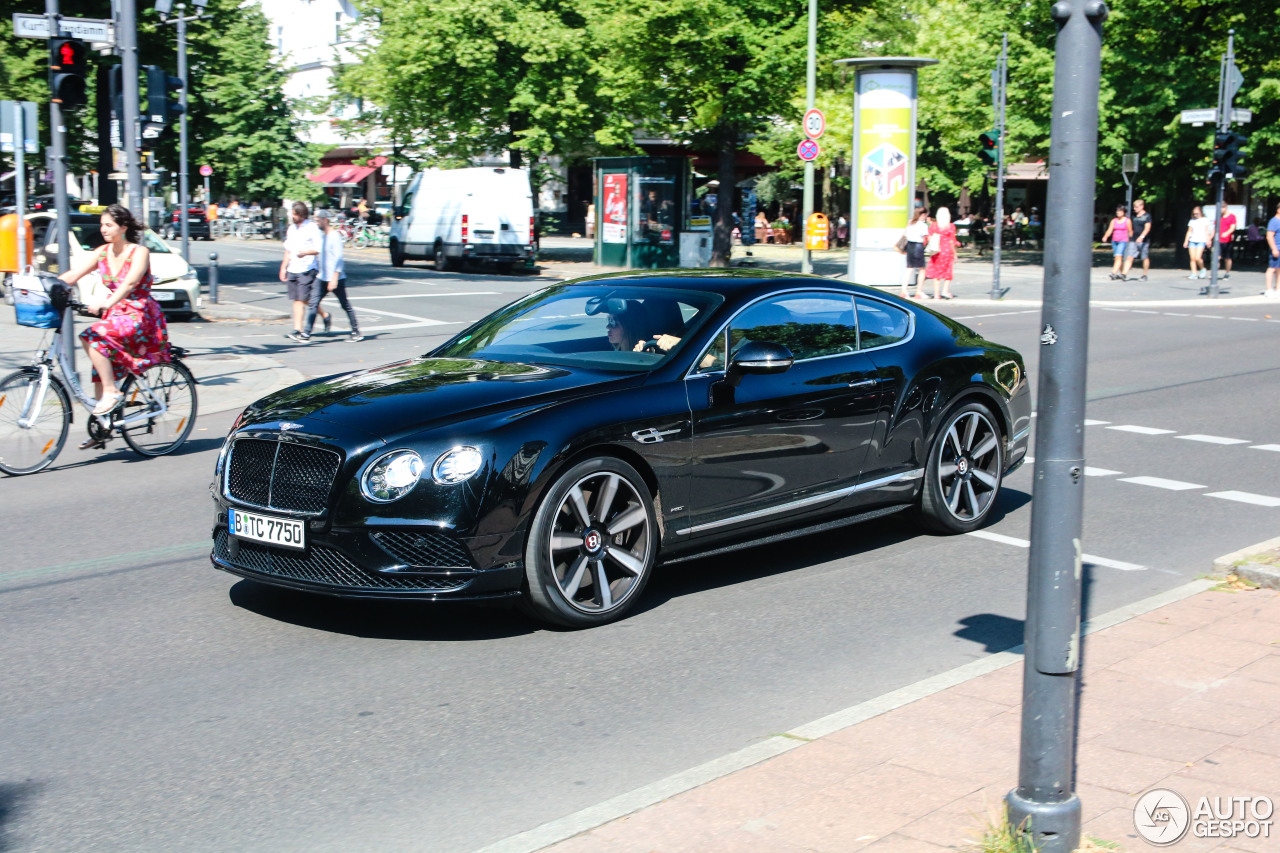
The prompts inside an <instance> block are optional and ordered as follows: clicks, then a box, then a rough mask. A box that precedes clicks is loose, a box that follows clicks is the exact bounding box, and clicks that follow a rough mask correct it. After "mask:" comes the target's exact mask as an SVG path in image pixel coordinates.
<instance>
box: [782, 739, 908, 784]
mask: <svg viewBox="0 0 1280 853" xmlns="http://www.w3.org/2000/svg"><path fill="white" fill-rule="evenodd" d="M883 746H884V749H882V750H876V751H874V754H873V751H872V750H868V749H864V748H859V747H858V746H855V745H851V744H848V743H841V742H840V741H837V740H835V739H834V738H831V737H827V738H821V739H819V740H816V741H814V742H813V743H807V744H805V745H804V746H802V747H799V748H797V749H793V750H791V751H790V752H784V753H783V754H782V755H779V756H776V757H774V758H771V759H769V760H768V761H767V762H765V764H764V765H762V766H764V767H767V768H768V769H769V770H770V771H772V772H774V773H777V774H779V775H780V776H785V777H787V778H789V779H791V780H793V784H794V785H796V786H798V787H801V788H809V789H813V790H817V789H820V788H823V787H825V786H827V785H831V784H833V783H835V782H839V781H841V780H843V779H847V778H848V777H850V776H852V775H853V774H855V773H859V772H861V771H863V770H866V769H867V768H868V767H874V766H875V765H877V764H882V763H884V761H885V760H886V759H887V758H888V757H890V756H891V755H893V754H895V753H897V752H898V751H899V750H900V749H901V745H899V744H893V743H889V742H885V743H884V744H883Z"/></svg>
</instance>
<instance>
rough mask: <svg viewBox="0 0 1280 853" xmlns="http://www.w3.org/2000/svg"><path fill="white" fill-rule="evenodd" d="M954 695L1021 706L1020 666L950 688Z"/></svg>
mask: <svg viewBox="0 0 1280 853" xmlns="http://www.w3.org/2000/svg"><path fill="white" fill-rule="evenodd" d="M951 690H954V691H955V692H956V693H962V694H964V695H965V696H976V697H978V698H979V699H985V700H986V701H988V702H998V703H1000V704H1002V705H1008V706H1010V707H1015V706H1018V705H1021V704H1022V664H1021V663H1016V664H1012V665H1010V666H1006V667H1005V668H1004V669H998V670H996V671H995V672H989V673H987V674H986V675H984V676H982V677H981V678H975V679H973V680H972V681H966V682H965V683H964V684H957V685H956V686H955V687H952V688H951Z"/></svg>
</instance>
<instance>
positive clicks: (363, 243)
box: [351, 231, 369, 249]
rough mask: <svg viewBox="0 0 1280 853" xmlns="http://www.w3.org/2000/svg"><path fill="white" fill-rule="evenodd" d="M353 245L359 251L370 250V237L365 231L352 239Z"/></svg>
mask: <svg viewBox="0 0 1280 853" xmlns="http://www.w3.org/2000/svg"><path fill="white" fill-rule="evenodd" d="M351 245H353V246H355V247H356V248H357V249H367V248H369V235H368V234H366V233H365V232H364V231H360V232H358V233H357V234H356V236H354V237H352V238H351Z"/></svg>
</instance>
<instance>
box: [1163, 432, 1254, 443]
mask: <svg viewBox="0 0 1280 853" xmlns="http://www.w3.org/2000/svg"><path fill="white" fill-rule="evenodd" d="M1177 438H1181V439H1183V440H1184V441H1203V442H1204V443H1205V444H1248V443H1249V439H1247V438H1223V437H1222V436H1220V435H1201V434H1199V433H1193V434H1192V435H1180V436H1177Z"/></svg>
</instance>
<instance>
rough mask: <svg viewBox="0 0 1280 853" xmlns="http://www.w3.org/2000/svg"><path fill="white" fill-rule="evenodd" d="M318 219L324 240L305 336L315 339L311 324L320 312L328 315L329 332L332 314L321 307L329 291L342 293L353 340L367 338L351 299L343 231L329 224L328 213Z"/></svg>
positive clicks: (303, 333)
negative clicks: (340, 232) (348, 297)
mask: <svg viewBox="0 0 1280 853" xmlns="http://www.w3.org/2000/svg"><path fill="white" fill-rule="evenodd" d="M316 223H317V224H318V225H319V226H320V233H321V234H322V235H323V236H322V238H321V239H322V242H321V244H320V277H319V279H318V280H317V281H316V284H315V287H313V288H312V290H311V302H310V303H309V304H308V305H307V322H306V325H305V326H304V327H303V331H302V338H303V340H311V327H312V326H314V325H315V322H316V313H317V312H320V316H321V317H323V318H324V330H325V332H328V331H329V329H330V324H331V323H332V322H333V320H332V318H331V317H330V316H329V315H328V314H326V313H324V309H322V308H321V307H320V300H321V299H324V297H325V294H326V293H333V295H334V296H336V297H338V303H339V304H340V305H341V306H342V310H343V311H346V312H347V320H348V321H349V322H350V323H351V337H350V338H348V340H350V341H351V342H352V343H355V342H356V341H362V340H364V335H361V334H360V327H359V325H357V323H356V312H355V309H353V308H352V307H351V303H350V302H348V301H347V271H346V267H345V266H344V264H343V258H342V235H341V234H339V233H338V232H337V231H336V230H334V229H333V227H332V226H331V225H330V224H329V215H328V214H327V213H317V214H316Z"/></svg>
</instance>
